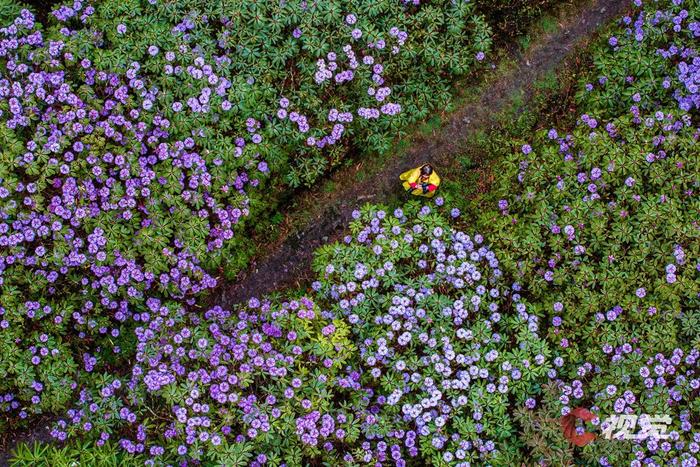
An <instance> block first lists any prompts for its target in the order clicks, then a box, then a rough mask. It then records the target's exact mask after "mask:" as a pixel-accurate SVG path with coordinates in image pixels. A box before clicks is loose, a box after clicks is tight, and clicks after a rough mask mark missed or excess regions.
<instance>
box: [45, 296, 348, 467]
mask: <svg viewBox="0 0 700 467" xmlns="http://www.w3.org/2000/svg"><path fill="white" fill-rule="evenodd" d="M148 309H149V312H148V313H144V314H143V315H142V317H141V319H142V322H143V324H142V326H140V327H138V328H137V329H136V336H137V338H138V342H137V353H136V359H135V360H136V361H135V362H134V364H133V366H132V368H131V374H130V376H128V377H125V378H123V379H112V378H105V379H104V381H105V383H104V384H103V385H102V386H101V387H100V388H98V389H97V390H96V391H94V392H89V391H87V390H83V391H82V392H81V393H80V400H79V401H78V402H79V403H78V405H77V406H76V408H74V409H71V410H70V411H68V414H67V418H66V419H64V420H61V421H59V422H58V424H57V425H56V427H55V428H54V430H53V432H52V434H53V436H55V437H57V438H58V439H65V438H66V437H67V436H69V435H77V434H82V435H86V434H88V433H89V432H93V433H94V435H93V436H95V437H97V438H98V442H100V441H102V442H104V441H106V440H107V439H109V437H110V433H113V432H114V431H115V430H118V432H119V433H123V434H124V435H126V436H123V437H121V438H119V439H118V442H119V444H120V446H121V447H122V448H123V449H125V450H126V451H128V452H130V453H147V454H149V457H150V459H151V461H157V460H161V459H164V458H163V457H162V456H163V455H164V454H165V452H166V448H167V451H168V452H170V453H175V452H176V453H177V456H180V457H181V458H183V459H186V458H200V457H201V456H205V457H206V458H211V459H218V461H219V462H222V463H224V464H230V463H235V461H236V459H235V458H229V457H226V456H228V455H231V451H230V447H235V446H238V449H244V450H245V451H246V452H249V453H256V454H255V456H256V457H257V462H258V464H264V463H265V460H264V459H265V456H271V455H273V453H274V456H282V458H284V459H286V460H287V462H289V463H294V462H295V455H297V454H296V452H297V451H298V450H302V451H303V452H305V453H306V454H307V455H317V453H318V451H317V450H316V449H315V448H316V447H322V448H323V452H325V453H327V455H328V456H329V457H328V458H329V459H332V458H333V457H332V456H333V455H334V453H337V452H338V451H342V449H343V447H344V443H345V438H346V436H347V434H348V433H352V432H353V431H355V429H354V428H353V426H352V425H351V422H352V420H353V417H352V416H351V414H349V413H347V412H346V411H344V410H343V409H342V408H341V407H340V406H338V405H336V404H335V403H334V402H333V400H332V398H330V399H329V398H328V397H327V396H328V394H329V393H333V394H337V396H338V397H343V394H345V395H346V396H347V395H352V394H354V393H358V391H353V390H352V389H349V390H347V391H346V390H345V389H343V387H344V385H343V384H341V382H340V379H341V376H342V373H341V370H342V369H343V368H344V367H345V366H346V365H347V364H348V363H349V357H350V356H351V355H352V352H353V350H354V349H353V346H352V345H351V344H350V342H349V340H348V335H349V331H348V328H347V325H346V324H344V323H343V322H341V321H338V320H328V319H326V318H324V317H323V316H322V314H321V313H320V312H319V310H318V309H317V307H316V305H315V304H314V303H313V302H312V301H311V300H309V299H306V298H302V299H300V300H292V301H289V302H284V303H282V304H281V305H272V304H271V303H269V302H260V301H258V300H256V299H251V301H250V303H249V306H248V307H247V308H246V309H244V310H241V311H239V312H237V313H231V312H229V311H226V310H223V309H221V308H220V307H214V308H212V309H210V310H208V311H207V312H206V313H204V315H203V317H202V318H199V317H197V316H196V315H195V314H193V313H192V312H191V311H189V310H184V309H182V308H178V307H175V306H173V305H170V304H165V303H162V302H160V301H159V300H156V299H149V300H148ZM349 391H350V392H349ZM146 400H148V401H149V402H148V403H147V404H146ZM154 411H157V418H153V417H152V414H153V413H154ZM154 424H156V425H154ZM147 427H149V428H147ZM276 433H289V434H295V436H294V435H292V436H285V437H284V438H279V437H277V435H275V436H272V435H273V434H276ZM280 441H282V444H280ZM261 456H262V457H261Z"/></svg>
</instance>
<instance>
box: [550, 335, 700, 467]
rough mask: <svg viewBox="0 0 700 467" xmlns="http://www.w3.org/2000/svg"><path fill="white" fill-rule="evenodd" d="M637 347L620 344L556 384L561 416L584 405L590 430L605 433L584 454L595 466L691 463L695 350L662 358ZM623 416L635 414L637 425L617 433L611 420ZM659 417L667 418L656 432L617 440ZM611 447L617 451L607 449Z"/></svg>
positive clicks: (696, 438)
mask: <svg viewBox="0 0 700 467" xmlns="http://www.w3.org/2000/svg"><path fill="white" fill-rule="evenodd" d="M642 344H643V343H641V342H638V343H635V344H631V343H625V344H624V345H621V346H617V347H615V348H614V349H608V350H607V352H606V353H607V354H608V356H607V357H606V359H605V360H604V361H599V362H598V363H596V364H595V368H596V369H595V370H594V365H593V364H592V363H591V362H584V363H582V364H581V365H580V366H579V367H578V369H577V378H576V379H572V380H568V381H559V382H558V384H559V387H560V397H559V399H558V401H557V403H558V405H559V406H560V410H561V413H562V414H566V413H568V412H569V411H570V410H571V409H572V408H573V407H577V406H582V405H585V406H588V407H590V410H591V412H592V413H593V414H594V415H596V418H595V419H594V420H593V421H592V424H591V430H601V431H602V432H609V433H611V437H610V438H611V440H610V441H602V442H598V441H596V442H595V443H593V444H592V445H591V448H592V449H591V452H590V453H588V454H587V457H588V458H590V459H591V460H592V461H596V462H597V463H598V464H599V465H603V466H613V465H620V464H623V463H624V464H626V465H627V464H629V465H632V466H642V465H648V464H655V463H656V462H658V460H659V459H663V460H664V464H667V465H668V464H678V465H694V463H695V462H697V455H698V453H699V452H700V432H698V431H697V427H696V426H694V422H695V421H696V420H695V415H696V414H697V412H696V411H695V408H694V407H695V404H696V403H697V394H698V391H699V390H700V368H699V366H698V360H699V358H700V352H698V350H697V349H693V350H690V351H689V352H686V351H684V350H682V349H680V348H675V349H673V350H672V351H670V352H669V353H668V354H662V353H656V354H654V355H652V354H649V353H648V352H646V351H644V349H643V345H642ZM606 345H607V344H606ZM614 375H622V377H621V378H618V377H617V376H614ZM611 381H614V383H610V382H611ZM625 415H627V416H629V415H636V416H638V417H639V418H638V424H635V425H634V426H629V430H625V429H622V428H624V427H622V426H620V425H619V424H617V423H616V420H617V418H616V417H619V416H625ZM661 415H665V416H668V420H669V422H670V423H669V424H668V425H662V427H663V429H662V430H648V434H647V435H642V436H635V438H636V439H634V440H633V441H620V439H618V437H619V436H620V435H619V433H620V432H625V431H628V432H629V434H633V435H639V434H640V433H644V432H645V424H648V423H650V421H649V418H648V417H658V416H661ZM655 423H657V424H658V421H657V422H655ZM628 425H629V424H628ZM621 429H622V430H621ZM612 443H615V446H619V447H618V448H617V449H613V450H610V449H607V447H608V446H609V445H610V444H612Z"/></svg>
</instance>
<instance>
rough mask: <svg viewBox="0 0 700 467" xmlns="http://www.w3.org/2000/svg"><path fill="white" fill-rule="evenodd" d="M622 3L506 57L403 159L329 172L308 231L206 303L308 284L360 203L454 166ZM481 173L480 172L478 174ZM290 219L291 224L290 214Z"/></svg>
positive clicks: (607, 4)
mask: <svg viewBox="0 0 700 467" xmlns="http://www.w3.org/2000/svg"><path fill="white" fill-rule="evenodd" d="M626 5H627V2H626V1H625V0H594V1H592V2H591V3H589V4H587V5H584V6H582V7H580V8H579V10H578V11H573V12H569V13H568V14H567V15H566V18H564V19H563V20H562V21H561V22H560V23H559V24H558V28H557V30H556V31H555V32H553V33H551V34H548V35H546V36H544V37H542V38H541V39H540V40H539V41H538V43H537V44H535V45H533V46H532V47H531V48H530V50H529V51H528V52H527V53H526V54H525V55H521V54H520V53H519V52H517V51H514V52H509V53H508V57H506V59H508V60H511V61H513V62H514V63H515V66H513V67H512V68H511V70H510V71H508V72H507V73H505V74H504V75H503V76H501V77H499V78H498V79H497V80H496V81H494V82H493V83H491V84H489V85H488V86H487V87H486V88H484V89H483V91H482V93H481V95H480V96H479V98H478V99H476V100H475V101H474V102H472V103H470V104H467V105H466V106H464V107H461V108H460V109H458V110H457V111H455V112H454V113H452V114H450V115H448V116H447V117H446V118H447V121H446V123H445V124H444V125H442V126H441V128H440V129H439V130H438V131H436V132H434V133H433V134H431V135H430V136H428V137H424V138H421V139H420V140H418V141H416V142H415V144H412V146H411V147H410V149H409V150H407V151H406V152H405V153H403V154H401V155H400V156H395V157H392V158H390V159H389V160H386V161H385V162H384V163H383V165H382V167H381V169H380V170H378V171H375V172H373V173H372V174H371V175H370V176H368V177H367V176H363V175H366V171H365V170H364V165H365V163H364V162H359V163H357V164H356V165H354V166H352V167H348V168H345V169H341V170H339V171H338V172H337V173H336V174H334V176H333V181H334V182H335V184H334V186H333V190H332V192H330V193H328V192H324V191H322V190H321V189H318V188H316V189H314V190H311V191H309V192H307V193H306V194H304V195H303V199H301V200H300V201H298V202H297V205H299V206H301V207H302V208H303V209H306V210H307V212H305V213H304V218H305V219H306V222H305V225H303V226H302V227H301V228H297V229H295V230H293V231H289V232H286V233H283V234H282V235H281V238H280V239H278V240H277V241H275V242H270V243H271V244H270V245H268V250H267V251H266V252H263V253H262V256H261V257H259V258H255V259H254V260H253V261H252V262H251V265H250V266H249V267H248V269H247V270H245V271H243V272H242V273H241V274H239V276H238V277H237V278H236V279H235V280H232V281H224V280H220V285H219V287H218V288H217V289H216V290H215V291H214V292H213V293H212V294H211V295H210V301H209V303H211V304H214V303H215V304H220V305H222V306H228V307H230V306H232V305H235V304H237V303H242V302H244V301H246V300H248V298H250V297H260V296H262V295H265V294H268V293H270V292H272V291H275V290H277V291H279V290H280V289H282V288H287V287H298V286H301V285H303V284H308V282H309V279H310V278H311V277H312V272H311V268H310V266H311V261H312V259H313V252H314V250H315V249H316V248H318V247H319V246H321V245H323V244H325V243H327V242H329V241H333V240H335V239H337V238H338V237H339V236H340V235H341V234H342V233H343V232H344V229H345V226H346V225H347V224H348V222H349V221H350V219H351V215H352V212H353V210H355V209H357V208H358V207H361V206H362V205H363V204H365V203H381V202H383V201H385V200H387V199H390V198H392V197H394V196H396V195H397V194H399V193H400V192H401V186H400V184H399V182H398V175H399V174H400V173H401V172H403V171H405V170H407V169H409V168H412V167H416V166H418V165H420V164H422V163H431V164H432V165H433V167H436V169H437V170H438V172H440V167H446V166H450V165H452V163H453V162H454V158H455V157H456V156H458V155H459V154H460V152H461V151H462V150H463V148H464V147H465V145H466V144H468V141H469V138H470V136H472V135H473V134H474V133H475V132H477V131H479V130H484V129H487V128H489V126H490V125H491V124H493V122H494V117H495V116H496V115H497V114H498V112H499V111H500V110H503V109H504V108H505V107H506V106H507V105H508V104H509V103H510V102H511V99H512V96H514V95H518V94H521V95H522V96H523V98H524V101H525V102H527V101H528V99H529V98H530V97H531V95H532V91H533V89H532V85H533V83H535V82H536V81H537V80H538V79H540V78H542V77H543V76H544V75H545V74H546V73H547V72H549V71H552V70H555V69H557V67H558V66H559V65H560V64H561V63H562V62H563V61H564V60H565V59H566V58H567V57H568V56H569V55H570V54H571V53H572V52H573V50H574V49H575V48H576V46H578V45H580V44H582V43H583V42H585V41H586V39H588V38H589V37H591V36H592V35H593V34H594V32H595V31H596V29H597V28H598V27H599V26H601V25H603V24H606V23H607V22H609V21H611V20H612V19H614V18H617V17H619V16H620V15H621V14H622V12H623V10H624V9H625V7H626ZM484 169H485V168H484V167H477V168H476V169H475V170H477V171H484ZM363 172H364V173H363ZM485 173H488V171H485ZM444 175H445V174H443V176H444ZM443 178H444V177H443ZM486 185H488V183H486ZM287 217H288V219H290V218H294V216H293V215H288V216H287Z"/></svg>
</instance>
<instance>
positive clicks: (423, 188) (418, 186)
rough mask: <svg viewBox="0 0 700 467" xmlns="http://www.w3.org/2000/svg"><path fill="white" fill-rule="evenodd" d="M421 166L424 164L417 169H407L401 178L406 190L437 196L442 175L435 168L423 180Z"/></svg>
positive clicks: (416, 193)
mask: <svg viewBox="0 0 700 467" xmlns="http://www.w3.org/2000/svg"><path fill="white" fill-rule="evenodd" d="M421 168H423V166H422V165H421V166H420V167H416V168H415V169H411V170H407V171H406V172H404V173H402V174H401V176H400V177H399V178H400V179H401V180H403V188H404V190H406V191H410V192H411V194H412V195H416V196H425V197H426V198H432V197H433V196H435V192H436V191H437V188H438V186H440V177H439V176H438V174H437V173H436V172H435V170H433V173H431V174H430V175H429V176H428V177H424V178H423V179H422V180H421V173H420V169H421ZM413 184H415V185H413Z"/></svg>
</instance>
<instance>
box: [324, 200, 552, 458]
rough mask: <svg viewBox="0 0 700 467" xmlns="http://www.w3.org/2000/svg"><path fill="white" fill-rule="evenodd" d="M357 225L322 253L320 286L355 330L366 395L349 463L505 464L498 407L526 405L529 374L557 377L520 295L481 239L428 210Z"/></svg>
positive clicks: (411, 209) (381, 214) (503, 422)
mask: <svg viewBox="0 0 700 467" xmlns="http://www.w3.org/2000/svg"><path fill="white" fill-rule="evenodd" d="M356 217H357V220H356V221H355V222H354V224H353V226H352V233H353V235H352V236H351V237H348V238H346V239H345V243H346V244H345V245H343V246H342V247H341V246H337V247H333V248H332V249H329V250H327V251H324V250H322V252H321V254H320V255H319V256H318V257H317V259H316V262H317V269H318V270H319V271H321V273H322V275H323V277H322V279H321V280H320V281H319V282H318V283H317V284H316V285H315V288H316V289H318V290H319V291H320V292H321V293H324V294H325V295H326V296H327V297H328V299H329V300H332V302H333V303H334V304H333V306H332V307H331V312H332V313H333V316H344V317H345V318H346V319H347V321H348V322H349V323H350V325H351V329H352V330H353V339H354V340H355V341H356V342H358V346H359V358H360V360H361V362H360V364H359V368H360V369H361V372H360V375H361V382H362V384H363V385H364V386H367V387H371V388H373V393H372V397H371V399H370V402H369V404H370V407H369V412H370V414H371V418H370V417H368V422H369V423H367V424H366V425H363V426H364V429H365V431H366V432H367V434H366V435H365V436H366V438H367V441H366V442H364V443H363V445H362V449H363V455H362V456H361V458H360V459H357V458H355V460H361V461H362V462H365V463H369V462H376V461H379V462H384V461H385V460H389V458H391V459H393V462H395V463H396V465H405V459H409V458H411V457H416V456H420V458H422V459H440V461H436V462H447V463H450V464H454V465H468V464H469V463H470V462H485V461H488V460H491V461H496V460H498V459H502V458H504V457H500V456H507V452H508V451H509V449H511V448H512V446H507V443H503V442H502V439H503V431H502V430H506V431H507V430H512V429H513V426H512V424H511V422H510V421H509V420H508V417H507V416H506V415H505V414H504V413H502V412H501V411H499V410H497V409H496V408H497V407H503V406H504V405H505V404H507V401H508V399H509V397H516V398H517V399H518V400H519V401H520V403H521V404H523V403H524V402H525V399H526V398H527V394H528V392H529V391H531V390H532V387H531V386H530V385H531V384H532V382H533V381H534V380H535V379H536V378H538V377H545V376H546V375H547V373H548V372H550V376H554V375H556V371H555V370H553V369H552V368H551V366H550V364H549V362H548V358H547V355H548V351H547V350H546V346H545V344H544V342H543V341H542V340H541V339H540V337H539V336H538V329H539V320H538V317H537V316H536V315H535V314H533V313H528V311H527V310H528V307H527V305H526V304H525V302H524V301H523V300H522V297H521V296H520V294H519V293H518V291H519V290H520V287H519V286H518V285H517V284H515V285H514V286H513V287H506V286H505V285H504V281H503V279H502V271H501V269H500V263H499V260H498V258H497V257H496V255H495V253H494V252H493V251H491V250H490V249H489V248H488V247H487V246H486V244H485V241H484V238H483V237H482V236H481V235H478V234H477V235H474V236H470V235H467V234H465V233H463V232H459V231H457V230H454V229H453V228H452V227H451V226H450V224H449V223H448V222H447V221H446V220H445V219H444V218H442V216H441V215H438V214H434V213H431V210H430V208H429V207H427V206H425V207H423V208H420V209H419V207H418V206H411V205H407V206H405V207H404V208H403V209H397V210H396V211H395V212H394V213H393V215H391V214H388V213H386V212H385V211H383V210H381V209H378V208H371V209H368V210H365V211H363V212H362V213H360V212H357V213H356ZM324 265H325V266H324ZM496 420H498V424H499V427H500V428H499V429H498V430H496V429H495V425H494V423H495V422H496ZM375 425H376V426H375ZM388 450H390V451H391V452H390V453H389V452H388Z"/></svg>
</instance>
